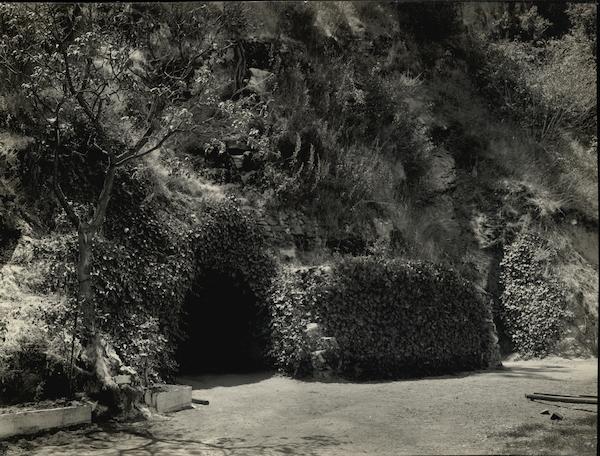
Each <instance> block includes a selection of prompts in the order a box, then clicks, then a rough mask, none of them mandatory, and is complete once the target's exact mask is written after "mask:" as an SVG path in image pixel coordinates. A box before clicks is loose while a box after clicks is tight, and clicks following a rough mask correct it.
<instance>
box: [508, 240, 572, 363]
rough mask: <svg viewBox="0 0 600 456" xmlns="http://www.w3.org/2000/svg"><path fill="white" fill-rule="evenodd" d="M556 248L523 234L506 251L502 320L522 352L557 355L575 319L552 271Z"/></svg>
mask: <svg viewBox="0 0 600 456" xmlns="http://www.w3.org/2000/svg"><path fill="white" fill-rule="evenodd" d="M556 254H557V252H556V249H554V248H553V247H552V246H551V245H549V244H548V242H546V241H544V240H543V239H542V238H541V237H540V236H538V235H536V234H535V233H533V232H523V233H521V234H519V235H518V236H517V237H516V239H515V240H514V241H513V242H512V243H511V244H509V245H507V246H506V247H505V249H504V257H503V259H502V262H501V268H502V272H501V276H500V279H501V282H502V285H503V289H504V291H503V293H502V303H503V311H502V320H503V326H504V328H505V330H506V331H507V332H508V334H509V335H510V337H511V339H512V342H513V344H514V346H515V348H516V349H517V350H518V352H519V353H521V354H523V355H528V356H546V355H548V354H550V353H553V352H554V350H555V349H556V347H557V344H558V342H559V340H560V338H561V335H562V333H563V331H564V329H565V327H566V324H567V323H568V321H569V318H571V317H572V314H571V312H570V311H569V310H568V308H567V302H566V297H565V293H564V290H563V288H562V286H561V284H560V282H559V281H558V280H557V277H556V276H555V275H554V274H553V272H552V263H553V261H554V260H555V258H556Z"/></svg>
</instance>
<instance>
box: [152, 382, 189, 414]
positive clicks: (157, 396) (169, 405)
mask: <svg viewBox="0 0 600 456" xmlns="http://www.w3.org/2000/svg"><path fill="white" fill-rule="evenodd" d="M144 402H145V403H146V405H147V406H148V407H152V408H153V409H155V410H156V411H157V412H158V413H169V412H177V411H179V410H183V409H187V408H191V406H192V387H191V386H188V385H155V386H153V387H151V388H149V389H148V390H146V393H145V394H144Z"/></svg>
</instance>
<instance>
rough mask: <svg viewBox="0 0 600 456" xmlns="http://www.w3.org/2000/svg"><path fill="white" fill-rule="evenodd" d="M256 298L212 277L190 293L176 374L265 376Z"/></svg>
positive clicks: (205, 277) (238, 286)
mask: <svg viewBox="0 0 600 456" xmlns="http://www.w3.org/2000/svg"><path fill="white" fill-rule="evenodd" d="M265 326H266V325H265V323H264V319H262V318H261V316H260V312H259V311H258V306H257V302H256V297H255V296H254V294H253V293H252V292H251V290H250V289H249V288H248V287H247V286H244V285H241V284H240V283H239V282H238V281H236V280H235V279H233V278H231V277H228V276H226V275H223V274H219V273H215V272H210V273H205V274H203V275H202V276H201V277H199V278H197V279H196V280H195V282H194V284H193V286H192V288H191V289H190V290H189V292H188V294H187V296H186V301H185V306H184V316H183V325H182V329H183V331H184V333H185V338H184V339H183V340H182V341H181V342H180V343H179V345H178V347H177V350H176V353H175V359H176V361H177V363H178V364H179V374H185V375H190V374H192V375H196V374H206V373H210V374H223V373H250V372H258V371H261V370H266V369H268V368H269V365H268V363H267V361H266V356H265V352H266V349H267V338H266V335H265V334H266V332H265V330H266V327H265Z"/></svg>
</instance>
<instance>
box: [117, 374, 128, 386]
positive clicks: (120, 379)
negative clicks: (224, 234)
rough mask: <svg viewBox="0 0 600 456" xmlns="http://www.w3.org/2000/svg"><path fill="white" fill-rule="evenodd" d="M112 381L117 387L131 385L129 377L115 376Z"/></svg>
mask: <svg viewBox="0 0 600 456" xmlns="http://www.w3.org/2000/svg"><path fill="white" fill-rule="evenodd" d="M113 380H114V381H115V383H116V384H117V385H129V384H130V383H131V375H116V376H114V377H113Z"/></svg>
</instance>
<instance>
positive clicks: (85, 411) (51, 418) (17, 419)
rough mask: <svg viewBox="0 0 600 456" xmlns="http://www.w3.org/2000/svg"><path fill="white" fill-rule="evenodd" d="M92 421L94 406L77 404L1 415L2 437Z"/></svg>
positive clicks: (0, 435) (0, 432)
mask: <svg viewBox="0 0 600 456" xmlns="http://www.w3.org/2000/svg"><path fill="white" fill-rule="evenodd" d="M91 422H92V407H90V406H89V405H75V406H71V407H60V408H53V409H42V410H28V411H23V412H16V413H6V414H2V415H0V439H6V438H8V437H12V436H15V435H22V434H35V433H37V432H41V431H46V430H49V429H56V428H64V427H68V426H75V425H78V424H89V423H91Z"/></svg>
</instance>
